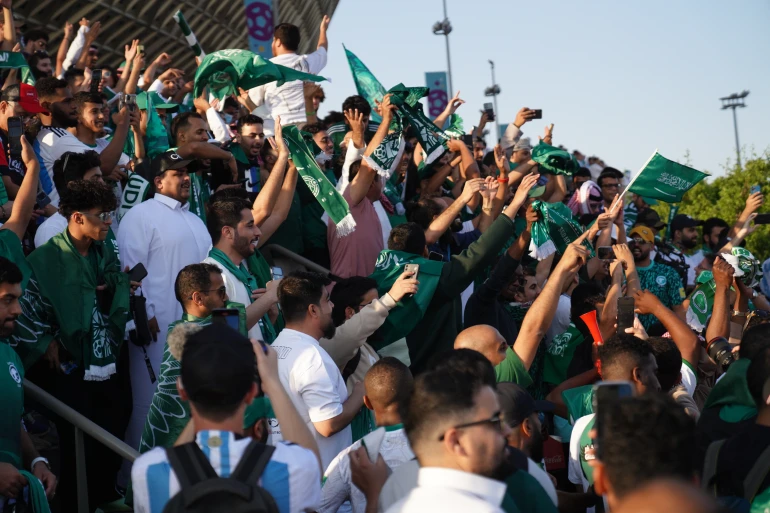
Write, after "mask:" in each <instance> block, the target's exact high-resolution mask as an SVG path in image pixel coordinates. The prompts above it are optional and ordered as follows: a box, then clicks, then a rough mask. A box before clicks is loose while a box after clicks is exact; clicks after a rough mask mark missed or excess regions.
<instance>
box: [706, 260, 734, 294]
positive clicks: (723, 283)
mask: <svg viewBox="0 0 770 513" xmlns="http://www.w3.org/2000/svg"><path fill="white" fill-rule="evenodd" d="M711 273H712V274H713V275H714V282H715V283H716V285H717V286H718V287H721V288H724V289H729V288H730V287H731V286H732V284H733V277H734V276H735V269H734V268H733V266H732V265H730V264H729V263H728V262H727V260H725V259H724V258H722V257H721V256H717V257H716V258H715V259H714V266H713V267H712V269H711Z"/></svg>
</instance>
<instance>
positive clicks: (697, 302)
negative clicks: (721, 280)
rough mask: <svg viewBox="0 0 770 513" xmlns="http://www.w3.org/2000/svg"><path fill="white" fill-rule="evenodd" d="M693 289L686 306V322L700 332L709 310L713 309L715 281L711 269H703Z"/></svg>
mask: <svg viewBox="0 0 770 513" xmlns="http://www.w3.org/2000/svg"><path fill="white" fill-rule="evenodd" d="M695 283H696V286H695V290H693V291H692V294H690V305H689V306H688V307H687V317H686V318H687V324H689V325H690V327H691V328H692V329H694V330H695V331H697V332H698V333H700V332H701V331H703V328H705V327H706V324H708V319H709V317H711V312H712V310H714V291H715V290H716V282H714V275H713V274H712V273H711V271H703V272H702V273H700V274H699V275H698V278H697V279H696V280H695Z"/></svg>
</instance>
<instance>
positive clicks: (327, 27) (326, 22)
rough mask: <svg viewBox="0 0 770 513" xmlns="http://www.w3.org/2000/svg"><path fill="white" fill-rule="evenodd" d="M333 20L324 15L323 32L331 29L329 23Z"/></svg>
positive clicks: (322, 21)
mask: <svg viewBox="0 0 770 513" xmlns="http://www.w3.org/2000/svg"><path fill="white" fill-rule="evenodd" d="M331 21H332V19H331V18H329V17H328V16H326V15H324V17H323V19H322V20H321V27H320V28H321V32H326V31H327V30H328V29H329V23H331Z"/></svg>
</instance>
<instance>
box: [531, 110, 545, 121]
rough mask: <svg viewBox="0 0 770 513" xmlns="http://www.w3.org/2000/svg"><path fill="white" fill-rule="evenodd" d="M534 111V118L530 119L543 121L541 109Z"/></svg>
mask: <svg viewBox="0 0 770 513" xmlns="http://www.w3.org/2000/svg"><path fill="white" fill-rule="evenodd" d="M533 110H534V111H535V117H534V118H532V119H543V109H533Z"/></svg>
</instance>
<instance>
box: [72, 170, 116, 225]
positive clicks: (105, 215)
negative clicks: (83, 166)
mask: <svg viewBox="0 0 770 513" xmlns="http://www.w3.org/2000/svg"><path fill="white" fill-rule="evenodd" d="M65 165H66V164H65ZM77 213H78V214H82V215H84V216H88V217H95V218H97V219H99V221H101V222H103V223H106V222H107V221H112V212H99V213H98V214H89V213H88V212H77Z"/></svg>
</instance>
